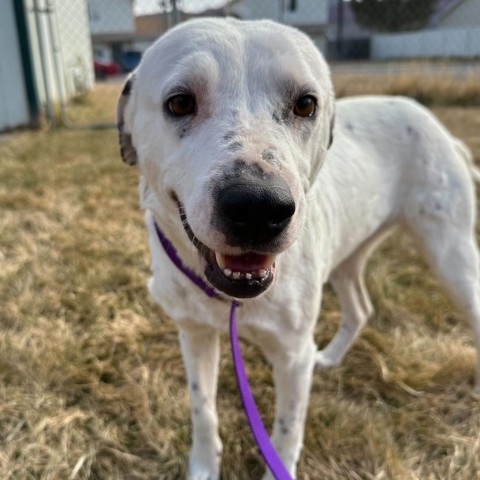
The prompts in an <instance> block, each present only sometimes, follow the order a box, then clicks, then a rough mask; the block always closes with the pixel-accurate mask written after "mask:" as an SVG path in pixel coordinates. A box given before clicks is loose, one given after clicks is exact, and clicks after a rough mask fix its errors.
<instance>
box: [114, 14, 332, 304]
mask: <svg viewBox="0 0 480 480" xmlns="http://www.w3.org/2000/svg"><path fill="white" fill-rule="evenodd" d="M333 113H334V96H333V89H332V85H331V81H330V76H329V71H328V68H327V66H326V64H325V61H324V60H323V58H322V56H321V55H320V53H319V52H318V50H317V49H316V48H315V46H314V45H313V43H312V42H311V41H310V40H309V39H308V37H307V36H305V35H304V34H302V33H301V32H299V31H298V30H295V29H293V28H290V27H286V26H283V25H280V24H276V23H273V22H270V21H260V22H240V21H237V20H233V19H228V20H215V19H203V20H194V21H190V22H186V23H184V24H182V25H180V26H178V27H176V28H174V29H173V30H171V31H169V32H168V33H167V34H165V35H164V36H163V37H161V38H160V39H159V40H158V41H157V42H156V43H155V44H154V45H153V46H152V47H151V48H150V49H149V50H148V51H147V52H146V53H145V55H144V57H143V59H142V62H141V64H140V66H139V67H138V69H137V70H136V72H135V73H134V74H133V75H131V76H130V78H129V79H128V81H127V83H126V85H125V87H124V89H123V91H122V95H121V97H120V99H119V103H118V107H117V114H118V126H119V132H120V144H121V150H122V157H123V159H124V160H125V161H126V162H127V163H129V164H135V163H138V166H139V168H140V175H141V180H142V188H141V196H142V203H143V206H144V207H145V208H148V209H149V210H151V211H152V213H153V215H154V217H155V218H156V220H157V221H158V223H159V224H160V225H161V227H162V229H164V230H165V233H166V234H167V236H169V237H170V238H171V239H175V241H180V242H185V243H188V244H189V245H190V248H192V249H194V248H196V249H197V250H198V251H199V252H200V254H201V255H199V256H198V257H199V261H200V262H201V264H202V265H201V268H202V269H203V271H204V274H205V276H206V278H207V280H208V281H209V282H210V283H211V284H212V285H213V286H214V287H215V288H216V289H218V290H220V291H222V292H224V293H226V294H227V295H230V296H233V297H237V298H246V297H255V296H257V295H259V294H260V293H262V292H263V291H265V290H266V289H267V288H268V287H269V286H270V285H271V283H272V281H273V279H274V275H275V260H276V256H277V255H278V254H279V253H281V252H283V251H285V250H286V249H288V248H289V247H290V246H291V245H292V243H293V242H294V241H295V240H296V238H297V236H298V235H299V233H300V231H301V230H302V227H303V223H304V218H305V210H306V195H307V193H308V190H309V188H310V186H311V184H312V182H313V180H314V178H315V177H316V175H317V173H318V170H319V169H320V167H321V165H322V163H323V160H324V157H325V153H326V150H327V148H328V146H329V143H330V141H331V129H332V123H333ZM196 267H197V268H198V267H199V265H197V266H196Z"/></svg>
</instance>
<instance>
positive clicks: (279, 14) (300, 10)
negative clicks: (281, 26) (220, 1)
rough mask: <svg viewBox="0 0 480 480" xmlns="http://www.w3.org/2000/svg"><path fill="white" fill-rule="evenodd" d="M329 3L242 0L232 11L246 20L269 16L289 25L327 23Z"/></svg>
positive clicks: (326, 1)
mask: <svg viewBox="0 0 480 480" xmlns="http://www.w3.org/2000/svg"><path fill="white" fill-rule="evenodd" d="M293 5H295V8H294V9H292V8H291V6H293ZM328 5H329V4H328V0H296V1H295V2H294V4H292V3H291V1H290V0H262V1H261V2H260V1H258V0H242V1H240V2H237V3H235V4H234V5H233V6H232V7H230V11H231V12H232V13H235V14H236V15H238V16H239V17H240V18H242V19H245V20H253V19H263V18H268V19H270V20H276V21H278V22H282V23H287V24H289V25H326V24H327V23H328Z"/></svg>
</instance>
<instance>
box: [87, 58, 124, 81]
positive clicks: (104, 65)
mask: <svg viewBox="0 0 480 480" xmlns="http://www.w3.org/2000/svg"><path fill="white" fill-rule="evenodd" d="M93 68H94V69H95V78H99V79H102V78H107V77H111V76H113V75H118V74H119V73H120V67H119V66H118V65H117V64H116V63H113V62H103V61H100V60H94V61H93Z"/></svg>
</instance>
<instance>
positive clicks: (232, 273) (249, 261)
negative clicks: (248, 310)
mask: <svg viewBox="0 0 480 480" xmlns="http://www.w3.org/2000/svg"><path fill="white" fill-rule="evenodd" d="M205 259H206V260H207V265H206V267H205V276H206V277H207V280H208V281H209V282H210V283H211V284H212V285H213V286H214V287H215V288H216V289H218V290H221V291H222V292H224V293H226V294H227V295H230V296H232V297H235V298H252V297H256V296H257V295H260V294H261V293H262V292H264V291H265V290H266V289H267V288H268V287H269V286H270V285H271V283H272V281H273V278H274V275H275V255H271V254H263V253H255V252H248V253H243V254H241V255H223V254H221V253H218V252H213V251H212V250H210V251H209V256H208V257H207V258H205Z"/></svg>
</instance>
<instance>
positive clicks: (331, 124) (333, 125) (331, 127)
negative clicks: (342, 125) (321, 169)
mask: <svg viewBox="0 0 480 480" xmlns="http://www.w3.org/2000/svg"><path fill="white" fill-rule="evenodd" d="M334 128H335V112H334V113H333V115H332V119H331V120H330V140H329V142H328V148H330V147H331V146H332V143H333V129H334Z"/></svg>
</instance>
